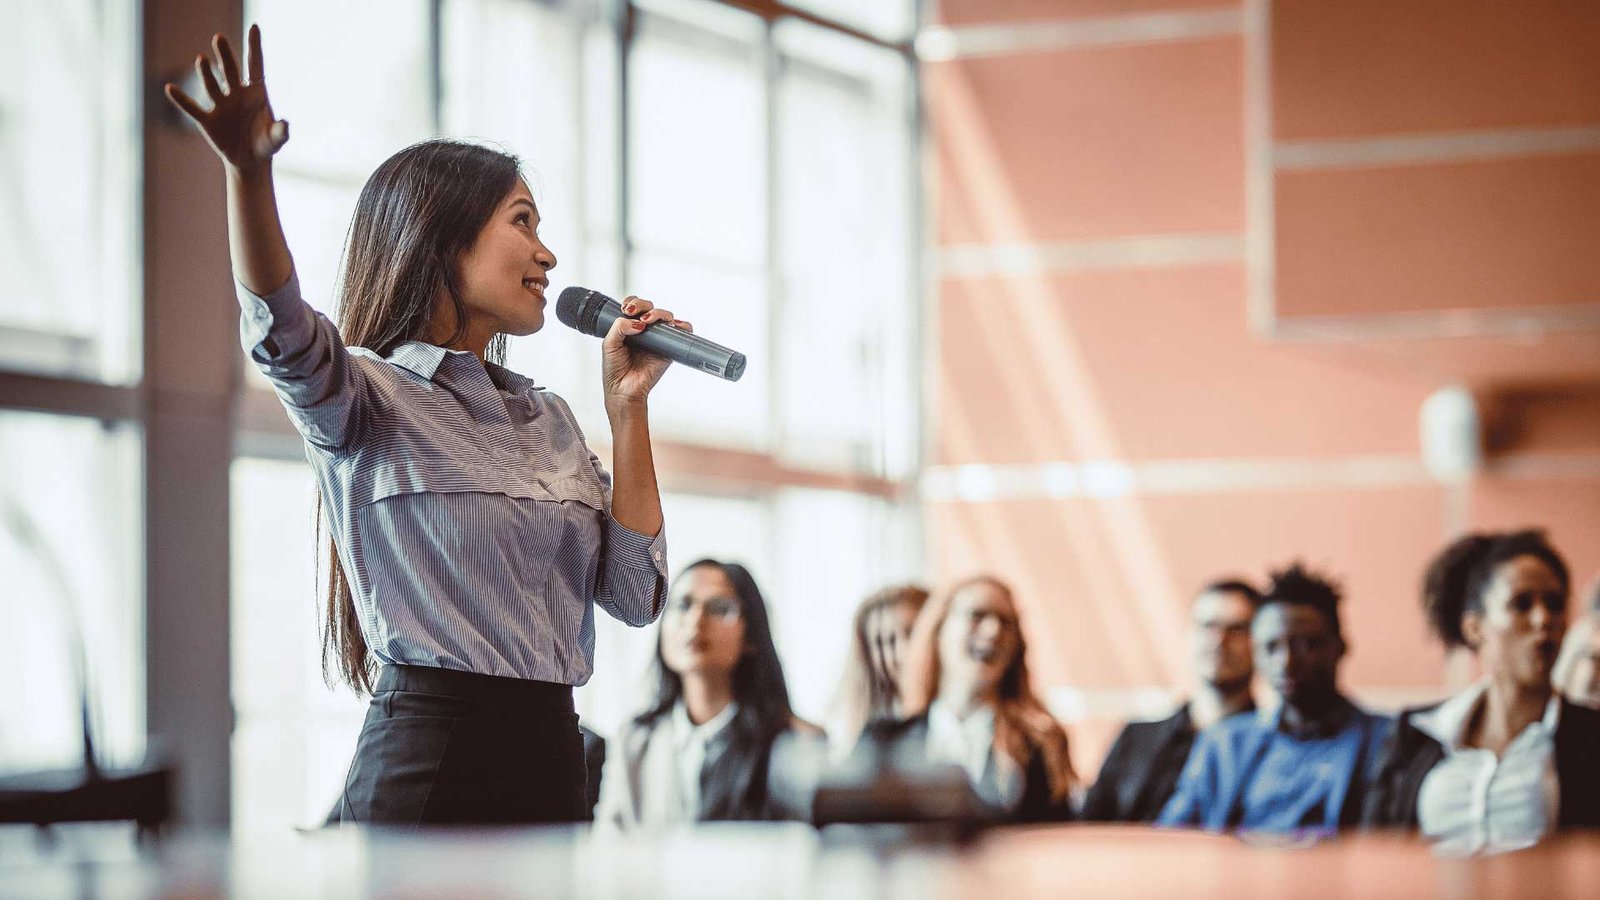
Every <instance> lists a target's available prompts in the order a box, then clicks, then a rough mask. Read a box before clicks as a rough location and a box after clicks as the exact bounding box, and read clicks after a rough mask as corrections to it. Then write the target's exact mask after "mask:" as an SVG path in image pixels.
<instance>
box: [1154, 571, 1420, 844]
mask: <svg viewBox="0 0 1600 900" xmlns="http://www.w3.org/2000/svg"><path fill="white" fill-rule="evenodd" d="M1339 599H1340V595H1339V589H1338V587H1336V586H1335V585H1334V584H1333V583H1332V582H1330V581H1329V580H1328V579H1326V578H1323V577H1321V576H1319V575H1317V574H1315V573H1312V572H1310V571H1308V570H1307V569H1306V568H1305V567H1304V566H1302V565H1301V564H1299V563H1295V564H1294V565H1291V566H1289V567H1288V568H1287V569H1284V570H1282V571H1280V572H1274V573H1273V574H1272V584H1271V587H1270V588H1269V589H1268V590H1267V592H1266V595H1265V597H1264V598H1263V599H1262V602H1261V606H1260V608H1259V609H1258V610H1257V611H1256V614H1255V617H1254V619H1253V620H1252V622H1251V626H1250V637H1251V641H1252V643H1253V644H1254V646H1255V659H1256V671H1257V672H1259V673H1261V674H1262V675H1263V676H1264V677H1265V678H1266V679H1267V681H1268V682H1269V683H1271V685H1272V687H1273V689H1274V690H1275V691H1277V693H1278V696H1279V697H1280V698H1281V699H1282V703H1281V704H1280V705H1279V707H1278V708H1277V709H1276V710H1274V711H1272V712H1269V713H1240V714H1238V715H1234V716H1229V717H1228V718H1226V719H1223V720H1222V721H1220V722H1218V723H1217V724H1216V725H1214V726H1212V727H1211V728H1209V729H1207V730H1206V731H1205V732H1203V733H1202V734H1201V735H1200V737H1199V739H1198V741H1196V743H1195V747H1194V752H1193V753H1192V754H1191V755H1190V756H1189V762H1188V764H1187V765H1186V766H1185V767H1184V772H1183V777H1182V778H1181V779H1180V780H1179V783H1178V790H1177V793H1175V794H1174V795H1173V797H1172V799H1171V800H1170V801H1168V802H1167V805H1166V807H1165V808H1164V809H1163V810H1162V811H1161V816H1160V818H1159V819H1158V820H1157V824H1159V825H1167V826H1183V825H1188V826H1200V827H1203V828H1207V829H1212V830H1223V829H1233V828H1238V829H1244V830H1251V831H1276V832H1289V831H1297V830H1301V829H1308V828H1309V829H1314V830H1333V829H1337V828H1340V827H1343V826H1352V825H1355V824H1357V820H1358V818H1359V816H1360V811H1361V799H1362V793H1363V792H1364V791H1365V790H1366V785H1367V783H1368V781H1369V779H1370V777H1371V774H1372V771H1373V768H1374V766H1375V765H1376V764H1377V755H1378V748H1379V745H1380V744H1381V743H1382V741H1383V739H1384V737H1385V735H1386V734H1387V732H1388V728H1389V725H1390V722H1389V720H1388V719H1386V718H1384V717H1381V716H1374V715H1371V714H1370V713H1367V712H1364V711H1362V710H1360V709H1358V708H1356V706H1355V705H1354V704H1353V703H1351V702H1350V701H1349V700H1348V699H1346V698H1345V696H1344V695H1343V694H1341V693H1340V692H1339V687H1338V674H1339V661H1340V660H1341V659H1343V658H1344V655H1345V652H1346V651H1347V650H1348V649H1349V645H1348V644H1346V642H1345V639H1344V634H1343V631H1342V630H1341V628H1340V625H1339Z"/></svg>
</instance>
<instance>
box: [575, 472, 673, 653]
mask: <svg viewBox="0 0 1600 900" xmlns="http://www.w3.org/2000/svg"><path fill="white" fill-rule="evenodd" d="M589 464H590V465H591V466H593V467H594V472H595V475H597V476H598V477H599V479H600V487H601V490H602V493H603V494H604V497H605V524H604V526H603V527H604V528H605V541H604V543H603V544H602V550H601V556H600V572H599V584H598V585H597V586H596V589H595V604H596V605H598V606H599V607H600V608H601V609H603V610H605V611H606V613H607V614H608V615H610V616H611V617H612V618H615V619H617V620H618V621H621V622H624V623H626V624H628V625H632V626H633V627H635V628H641V627H643V626H645V625H649V624H650V623H651V622H654V621H655V620H656V619H657V618H659V617H660V616H661V610H662V607H663V606H665V599H664V598H665V596H666V592H667V526H666V525H665V524H663V525H662V526H661V530H660V531H659V532H657V534H656V536H655V537H650V536H648V535H643V534H640V533H639V532H637V531H634V530H633V529H632V528H629V527H628V526H626V525H623V524H622V523H621V522H618V521H617V520H616V518H615V517H614V516H612V515H611V473H610V472H607V471H606V468H605V466H602V465H601V464H600V458H599V457H598V456H595V455H594V452H593V451H590V453H589Z"/></svg>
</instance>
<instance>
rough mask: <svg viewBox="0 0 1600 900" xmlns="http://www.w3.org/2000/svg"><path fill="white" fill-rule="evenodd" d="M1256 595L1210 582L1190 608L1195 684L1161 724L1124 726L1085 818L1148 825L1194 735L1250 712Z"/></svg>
mask: <svg viewBox="0 0 1600 900" xmlns="http://www.w3.org/2000/svg"><path fill="white" fill-rule="evenodd" d="M1260 603H1261V594H1260V592H1258V591H1257V590H1256V589H1255V588H1253V587H1251V586H1250V585H1248V584H1245V583H1244V582H1242V581H1218V582H1214V583H1212V584H1209V585H1207V586H1206V587H1205V589H1203V590H1202V591H1201V592H1200V593H1199V594H1198V595H1197V596H1196V597H1195V598H1194V601H1193V602H1191V603H1190V604H1189V628H1188V644H1189V659H1190V662H1191V671H1192V673H1193V676H1194V686H1193V689H1192V692H1191V694H1190V695H1189V699H1188V701H1187V702H1185V703H1184V704H1183V706H1181V707H1179V709H1178V711H1177V712H1175V713H1173V714H1172V715H1170V716H1168V717H1167V718H1165V719H1162V720H1160V721H1159V722H1130V723H1129V724H1128V725H1127V727H1125V728H1123V729H1122V733H1121V734H1120V735H1118V736H1117V740H1116V742H1115V743H1113V744H1112V745H1111V750H1110V751H1109V752H1108V753H1106V759H1105V763H1104V764H1103V765H1101V767H1100V777H1099V778H1098V779H1096V780H1095V783H1094V787H1092V788H1090V789H1089V797H1088V799H1087V800H1085V801H1084V804H1083V818H1084V819H1085V820H1087V821H1091V822H1153V821H1155V818H1156V816H1158V815H1160V814H1161V808H1162V807H1164V806H1166V804H1167V800H1169V799H1170V798H1171V797H1172V794H1173V792H1174V791H1175V790H1177V787H1178V776H1179V774H1181V773H1182V772H1183V765H1184V763H1185V762H1186V761H1187V760H1188V759H1189V750H1190V749H1191V748H1192V747H1193V746H1194V738H1195V735H1196V734H1197V733H1198V732H1200V731H1204V730H1205V729H1207V728H1209V727H1211V726H1212V725H1213V724H1215V723H1216V722H1217V721H1218V720H1220V719H1221V718H1223V717H1224V716H1230V715H1233V714H1235V713H1240V712H1251V711H1254V710H1255V708H1256V704H1255V700H1254V699H1253V698H1252V697H1251V696H1250V681H1251V679H1252V678H1254V676H1255V666H1254V663H1253V660H1252V659H1251V656H1250V619H1251V617H1252V616H1253V615H1254V614H1255V611H1256V606H1257V605H1258V604H1260Z"/></svg>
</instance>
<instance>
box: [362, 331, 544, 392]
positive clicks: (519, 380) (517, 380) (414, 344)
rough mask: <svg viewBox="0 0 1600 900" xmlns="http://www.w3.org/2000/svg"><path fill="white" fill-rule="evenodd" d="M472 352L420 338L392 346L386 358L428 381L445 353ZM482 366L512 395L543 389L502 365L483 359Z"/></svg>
mask: <svg viewBox="0 0 1600 900" xmlns="http://www.w3.org/2000/svg"><path fill="white" fill-rule="evenodd" d="M472 355H473V354H472V351H470V350H446V349H445V348H443V347H441V346H439V345H438V344H428V343H424V342H422V341H406V342H405V343H403V344H400V345H399V346H397V347H395V348H394V350H393V351H391V352H390V353H389V357H388V359H389V362H391V363H393V364H395V365H397V366H399V367H400V368H402V369H405V370H407V371H409V372H414V373H416V374H417V375H420V376H422V377H423V378H426V379H428V380H429V381H433V380H434V376H436V375H438V373H439V367H440V366H442V365H444V360H445V357H446V356H469V357H470V356H472ZM483 367H484V369H485V370H487V371H488V373H489V380H490V381H493V382H494V383H495V384H496V385H497V386H500V387H503V388H505V389H506V390H508V391H510V392H512V393H513V394H524V393H527V392H528V391H537V390H544V389H543V388H541V387H539V386H538V385H536V384H534V383H533V379H531V378H528V377H526V376H523V375H518V374H517V373H516V372H513V371H511V370H510V369H507V368H505V367H504V366H497V365H495V364H494V363H492V362H485V363H484V364H483Z"/></svg>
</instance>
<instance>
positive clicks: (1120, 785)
mask: <svg viewBox="0 0 1600 900" xmlns="http://www.w3.org/2000/svg"><path fill="white" fill-rule="evenodd" d="M1194 738H1195V730H1194V723H1193V721H1191V720H1190V718H1189V705H1188V704H1187V703H1186V704H1184V705H1183V707H1182V708H1181V709H1179V710H1178V711H1177V712H1175V713H1173V714H1172V715H1170V716H1168V717H1167V718H1165V719H1161V720H1160V721H1156V722H1129V723H1128V725H1127V726H1126V727H1125V728H1123V729H1122V733H1121V734H1119V735H1117V740H1116V742H1115V743H1113V744H1112V745H1111V749H1110V750H1109V751H1108V752H1107V753H1106V758H1105V762H1104V763H1102V764H1101V766H1100V777H1099V778H1098V779H1096V780H1095V783H1094V787H1092V788H1090V789H1089V796H1088V798H1087V799H1085V800H1084V802H1083V819H1084V821H1087V822H1154V821H1155V820H1156V817H1157V816H1159V815H1161V808H1162V807H1164V806H1166V805H1167V800H1168V799H1170V798H1171V797H1172V794H1173V792H1174V791H1176V790H1177V789H1178V776H1180V775H1182V774H1183V764H1184V763H1185V762H1186V761H1187V760H1188V759H1189V751H1190V749H1192V748H1193V747H1194Z"/></svg>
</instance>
